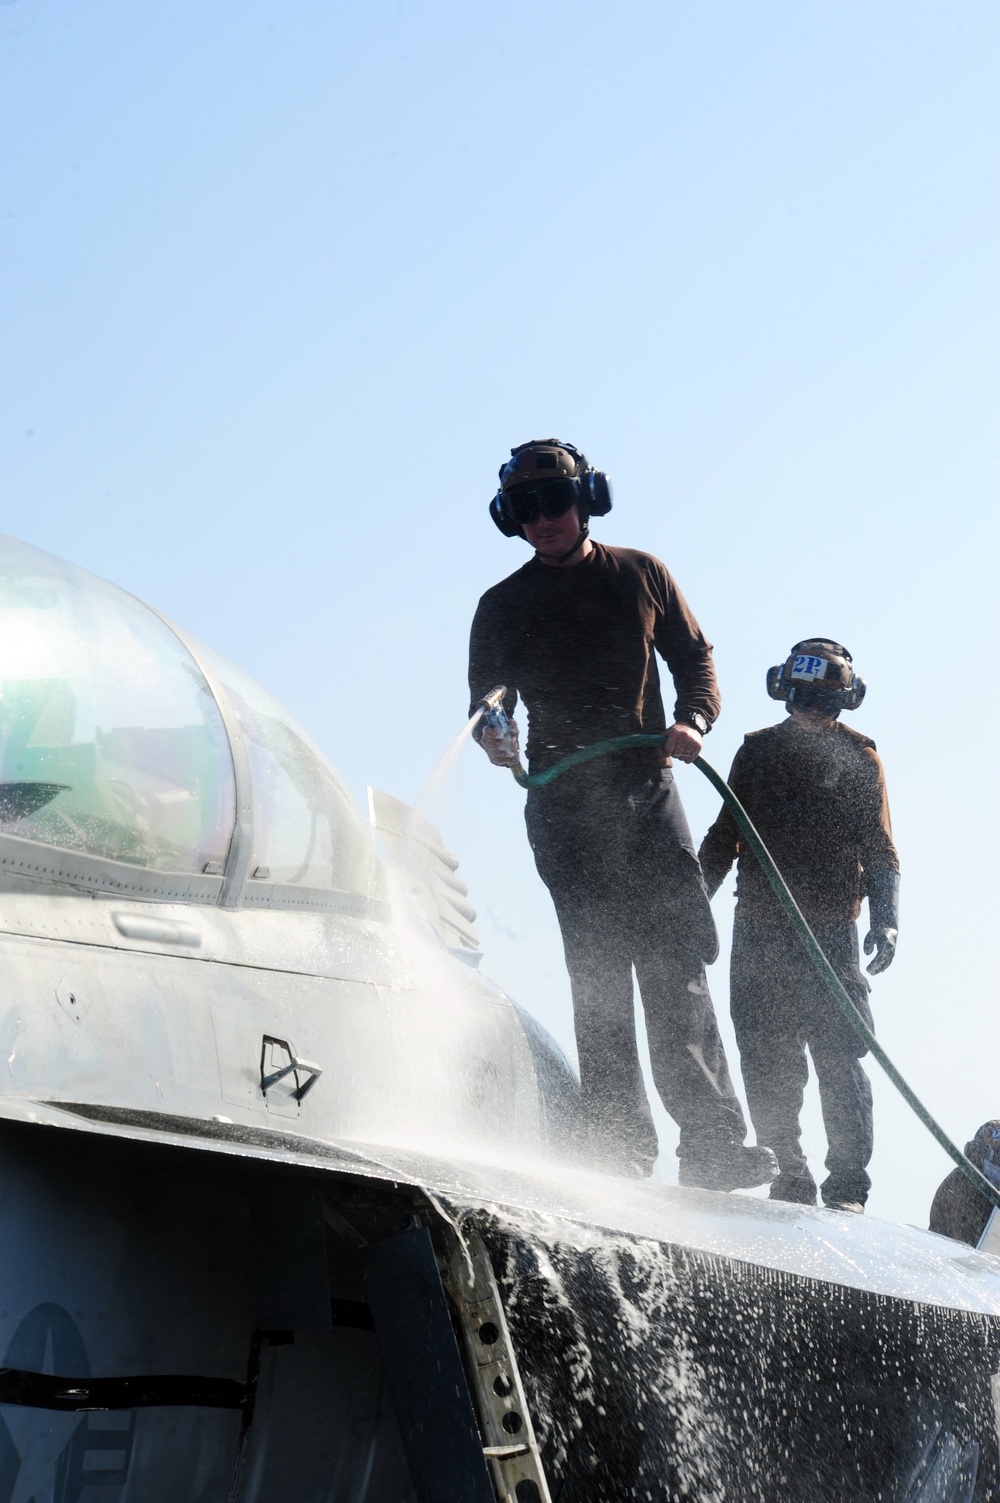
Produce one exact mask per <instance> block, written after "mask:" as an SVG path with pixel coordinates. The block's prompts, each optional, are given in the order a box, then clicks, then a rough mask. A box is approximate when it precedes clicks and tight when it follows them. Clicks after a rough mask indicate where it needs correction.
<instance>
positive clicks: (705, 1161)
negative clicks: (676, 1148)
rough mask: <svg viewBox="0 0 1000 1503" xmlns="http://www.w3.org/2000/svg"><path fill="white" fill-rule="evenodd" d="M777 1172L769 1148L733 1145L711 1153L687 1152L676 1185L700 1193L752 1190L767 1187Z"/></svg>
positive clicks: (776, 1165)
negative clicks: (704, 1191)
mask: <svg viewBox="0 0 1000 1503" xmlns="http://www.w3.org/2000/svg"><path fill="white" fill-rule="evenodd" d="M777 1173H778V1160H777V1159H776V1158H775V1156H774V1154H773V1153H772V1152H771V1150H770V1148H746V1147H744V1145H743V1144H742V1143H730V1144H728V1145H727V1146H726V1147H724V1148H716V1149H715V1150H714V1151H712V1152H705V1151H704V1150H703V1151H702V1152H701V1153H698V1152H695V1153H686V1154H685V1155H684V1157H683V1158H682V1159H681V1163H680V1169H679V1170H678V1174H677V1182H678V1184H681V1185H685V1186H688V1187H690V1188H691V1189H697V1190H751V1189H753V1187H754V1186H755V1185H766V1184H768V1182H769V1181H770V1180H773V1179H774V1178H775V1176H776V1175H777Z"/></svg>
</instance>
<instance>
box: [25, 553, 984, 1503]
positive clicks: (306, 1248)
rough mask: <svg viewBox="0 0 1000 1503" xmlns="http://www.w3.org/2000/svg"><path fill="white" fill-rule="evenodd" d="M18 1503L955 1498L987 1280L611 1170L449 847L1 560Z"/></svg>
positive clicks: (749, 1204)
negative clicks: (489, 944) (604, 1170)
mask: <svg viewBox="0 0 1000 1503" xmlns="http://www.w3.org/2000/svg"><path fill="white" fill-rule="evenodd" d="M0 648H2V669H0V965H2V976H3V988H2V993H0V1189H2V1193H0V1503H160V1500H161V1499H162V1500H164V1503H166V1500H169V1503H177V1500H179V1499H182V1500H185V1503H290V1500H293V1499H294V1500H295V1503H496V1500H501V1503H532V1500H536V1503H537V1500H547V1503H555V1500H558V1503H578V1500H579V1503H583V1500H587V1503H616V1500H619V1499H621V1500H626V1499H629V1500H631V1499H657V1500H659V1499H663V1500H666V1499H674V1498H678V1499H679V1498H684V1499H696V1500H704V1503H723V1500H730V1503H732V1500H738V1503H753V1500H760V1503H778V1500H781V1503H785V1500H798V1499H801V1500H803V1503H806V1500H808V1503H825V1500H829V1503H846V1500H854V1499H887V1500H888V1499H892V1500H896V1503H932V1500H933V1503H939V1500H940V1503H944V1500H950V1503H976V1500H985V1499H988V1498H995V1497H996V1496H998V1489H1000V1467H998V1454H997V1413H998V1409H997V1405H998V1402H1000V1376H997V1375H998V1374H1000V1262H998V1261H997V1260H996V1259H994V1258H992V1257H990V1256H988V1255H985V1254H979V1253H976V1252H973V1251H972V1250H971V1249H969V1248H967V1247H964V1246H963V1245H960V1244H957V1243H952V1242H949V1241H947V1240H946V1239H944V1238H939V1237H934V1236H932V1235H931V1234H929V1233H922V1232H919V1231H916V1230H914V1229H912V1228H896V1227H890V1226H887V1225H886V1224H884V1223H878V1222H876V1221H874V1220H873V1219H871V1218H861V1217H856V1216H849V1215H846V1214H843V1213H836V1212H828V1211H825V1210H824V1211H819V1210H812V1209H809V1208H806V1207H800V1206H783V1205H780V1204H777V1203H774V1204H771V1203H768V1202H766V1201H762V1200H759V1199H754V1198H752V1197H745V1196H735V1195H732V1196H724V1195H716V1194H712V1193H710V1192H704V1191H694V1190H680V1189H678V1188H676V1187H672V1186H668V1185H664V1184H660V1183H650V1182H631V1181H622V1180H618V1179H616V1178H614V1177H612V1176H609V1175H605V1174H601V1173H598V1172H595V1171H594V1169H593V1168H591V1167H589V1166H588V1163H587V1140H586V1137H585V1135H584V1134H583V1132H582V1129H581V1125H580V1123H579V1121H578V1108H577V1083H576V1079H575V1076H574V1074H573V1072H572V1070H571V1069H570V1067H569V1066H568V1065H567V1063H566V1060H565V1059H564V1057H563V1056H562V1054H561V1052H560V1051H559V1049H558V1048H557V1047H556V1045H555V1044H554V1043H553V1041H552V1040H551V1039H550V1038H549V1037H548V1036H547V1035H546V1034H545V1032H544V1031H543V1030H542V1029H541V1028H540V1027H539V1026H538V1024H537V1023H535V1022H534V1021H533V1020H532V1019H531V1018H530V1017H529V1016H528V1015H527V1014H526V1013H525V1012H524V1011H522V1010H521V1009H519V1008H518V1007H517V1005H516V1004H515V1003H514V1002H513V1001H512V1000H511V999H510V998H509V997H508V996H506V995H505V993H504V992H503V991H502V990H501V989H500V988H499V987H498V986H497V985H495V984H494V983H493V982H491V981H490V980H488V979H487V978H486V976H485V975H484V974H483V973H482V971H481V970H480V969H479V966H478V962H479V959H480V956H479V952H478V942H477V938H476V931H475V913H474V910H473V908H472V906H471V905H470V903H469V901H468V894H467V893H466V892H465V889H464V886H463V884H462V883H461V880H460V878H459V877H458V876H457V874H456V871H457V865H458V863H457V860H456V858H455V857H454V856H453V855H452V854H451V853H450V852H449V851H448V850H447V848H446V847H445V845H444V842H443V840H442V838H441V836H440V834H439V832H438V831H437V830H436V829H434V828H433V827H432V826H431V825H430V824H428V823H427V821H426V820H424V819H422V818H421V817H420V816H419V815H418V814H416V813H415V812H414V811H412V810H408V809H407V808H406V807H405V806H404V805H402V804H400V803H399V802H398V801H396V800H394V799H393V798H391V797H390V796H389V795H388V794H383V793H379V792H375V791H372V792H371V793H370V795H369V810H368V817H366V816H365V814H364V813H363V812H362V811H361V810H360V809H359V808H358V807H357V806H356V805H355V803H354V801H353V799H352V798H351V796H350V794H349V792H348V790H347V789H346V787H345V785H344V784H343V782H342V781H341V779H340V778H339V777H338V775H337V774H336V772H335V771H334V770H333V768H332V767H331V766H330V764H329V763H328V761H327V760H326V758H325V757H324V756H323V754H322V753H321V751H320V750H319V749H318V748H317V747H316V746H315V745H314V743H313V742H312V741H311V740H310V738H309V736H308V734H307V733H306V732H305V731H304V730H303V729H302V728H301V727H299V726H298V725H297V724H296V723H295V722H294V721H293V720H292V719H291V717H290V716H289V715H288V714H287V713H286V712H285V711H284V710H283V709H282V708H281V707H280V706H279V705H278V704H277V703H276V702H275V701H274V700H273V699H272V698H271V697H270V696H269V695H267V694H266V693H265V692H264V691H263V690H262V689H261V688H260V687H259V686H258V685H256V684H255V683H253V682H252V681H251V680H250V679H249V678H248V677H247V676H246V675H245V674H243V673H242V672H241V671H240V670H239V669H237V668H236V667H235V666H233V665H232V664H231V663H228V662H227V661H225V660H224V659H223V658H222V657H220V656H219V655H218V654H217V653H215V652H213V651H212V650H211V649H210V648H208V647H206V646H205V645H204V644H202V643H200V642H198V641H196V640H195V639H193V638H192V637H190V636H188V635H187V634H186V633H185V632H184V631H182V630H181V629H179V628H178V627H176V626H174V625H172V624H171V623H170V622H168V621H166V620H165V619H164V618H163V617H161V616H160V615H158V614H157V613H156V612H155V611H154V610H153V609H151V608H150V607H148V606H146V605H144V604H142V603H141V602H140V601H138V600H136V599H135V598H134V597H133V596H131V595H129V594H127V593H126V592H124V591H123V590H120V589H118V588H116V587H115V586H114V585H111V584H109V583H107V582H105V581H103V580H100V579H98V578H96V577H95V576H94V575H92V574H89V573H87V572H86V571H84V570H82V569H80V568H77V567H75V566H73V565H72V564H69V563H65V562H63V561H61V560H59V559H56V558H54V557H52V556H50V555H48V554H45V553H42V552H40V551H39V550H37V549H34V548H32V547H29V546H27V545H25V544H23V543H20V542H16V541H14V540H12V539H4V540H2V541H0Z"/></svg>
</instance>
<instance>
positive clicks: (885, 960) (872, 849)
mask: <svg viewBox="0 0 1000 1503" xmlns="http://www.w3.org/2000/svg"><path fill="white" fill-rule="evenodd" d="M863 757H864V761H863V763H862V767H863V769H864V771H863V774H862V788H861V791H860V799H861V809H860V811H859V812H860V814H861V821H860V826H861V843H860V851H859V855H860V858H861V865H862V867H863V869H864V873H865V884H866V886H867V888H868V933H867V934H866V935H865V943H864V951H865V954H866V955H871V954H872V952H873V951H874V952H875V958H874V960H873V961H872V962H871V964H870V965H869V966H868V968H867V969H868V974H869V975H870V976H878V975H879V974H880V973H881V972H882V971H885V970H888V968H889V966H890V965H892V962H893V959H894V957H895V954H896V940H897V938H898V935H899V856H898V854H897V852H896V847H895V845H894V844H893V839H892V822H891V820H890V818H889V796H888V794H887V792H886V787H885V773H884V772H883V770H882V763H881V762H880V761H879V756H878V753H877V752H876V750H875V748H874V747H866V748H865V750H864V753H863Z"/></svg>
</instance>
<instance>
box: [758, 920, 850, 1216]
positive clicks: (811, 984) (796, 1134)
mask: <svg viewBox="0 0 1000 1503" xmlns="http://www.w3.org/2000/svg"><path fill="white" fill-rule="evenodd" d="M814 932H815V935H816V938H817V940H818V941H819V943H820V946H821V948H822V950H823V953H824V954H825V955H826V958H827V959H828V960H829V962H830V964H831V965H832V966H833V969H834V970H835V971H836V973H837V975H838V976H839V977H840V980H841V981H842V982H843V985H844V988H845V990H846V991H847V994H848V996H849V997H850V998H851V1001H852V1002H853V1003H854V1005H855V1007H856V1008H857V1009H858V1011H859V1012H860V1013H861V1016H862V1017H863V1018H864V1020H865V1022H866V1023H867V1024H868V1026H869V1027H872V1026H873V1021H872V1013H871V1007H870V1006H869V1002H868V992H869V986H868V982H867V980H866V979H865V977H864V976H863V975H862V973H861V969H860V966H859V963H858V933H857V929H856V928H855V926H854V924H853V923H841V924H819V925H814ZM730 1005H731V1010H732V1016H733V1027H734V1028H735V1030H736V1042H737V1044H738V1045H739V1050H740V1064H741V1068H742V1071H743V1084H744V1086H745V1087H746V1093H747V1104H748V1106H749V1108H750V1116H751V1118H752V1120H753V1125H754V1127H755V1128H756V1131H757V1137H758V1141H759V1142H761V1143H766V1144H767V1146H768V1147H769V1148H773V1150H774V1152H775V1153H776V1154H777V1157H778V1164H779V1166H780V1168H781V1172H782V1174H788V1175H791V1176H793V1177H798V1176H802V1177H805V1176H806V1175H807V1174H808V1167H807V1165H806V1159H805V1155H804V1154H803V1152H802V1141H801V1129H800V1127H799V1114H800V1113H801V1111H802V1098H803V1093H804V1091H805V1086H806V1081H807V1080H808V1079H809V1066H808V1063H807V1060H806V1049H807V1048H808V1050H809V1053H810V1054H811V1055H812V1062H813V1066H814V1068H815V1071H816V1080H817V1083H818V1085H819V1099H820V1104H821V1106H822V1109H823V1125H824V1127H825V1128H826V1137H827V1143H828V1147H829V1151H828V1153H827V1156H826V1167H827V1170H828V1175H829V1177H828V1178H827V1179H826V1180H825V1181H824V1183H823V1185H822V1187H821V1188H822V1195H823V1199H824V1200H826V1201H837V1200H852V1201H859V1202H860V1203H861V1204H862V1205H864V1203H865V1201H866V1200H867V1198H868V1191H869V1190H870V1188H871V1180H870V1179H869V1177H868V1173H867V1166H868V1163H869V1161H870V1159H871V1156H872V1089H871V1085H870V1083H869V1080H868V1077H867V1075H866V1074H865V1072H864V1069H863V1068H862V1065H861V1056H862V1055H864V1054H866V1053H867V1052H868V1051H867V1047H866V1045H865V1044H864V1042H863V1040H862V1039H861V1038H860V1037H859V1035H858V1034H857V1033H855V1032H854V1030H853V1029H852V1028H851V1026H850V1024H849V1023H848V1022H847V1019H846V1018H845V1017H844V1016H843V1014H842V1013H841V1012H840V1010H839V1008H838V1007H837V1004H836V1003H835V1002H834V1000H833V998H832V997H831V996H830V994H829V993H828V992H827V990H826V988H825V987H824V985H823V983H822V981H821V980H820V978H819V976H818V975H817V973H816V970H815V968H814V967H813V965H812V962H811V961H810V959H809V957H808V955H807V954H806V952H805V950H804V949H803V947H802V945H801V944H800V942H799V941H798V939H797V938H796V936H795V934H794V932H793V930H792V928H791V926H790V925H789V924H787V923H786V922H785V921H784V920H783V919H781V918H778V919H775V920H774V921H773V922H755V921H754V920H753V919H741V918H740V916H739V913H737V916H736V923H735V924H734V926H733V958H732V969H731V979H730Z"/></svg>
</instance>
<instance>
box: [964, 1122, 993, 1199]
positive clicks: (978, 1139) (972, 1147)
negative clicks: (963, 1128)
mask: <svg viewBox="0 0 1000 1503" xmlns="http://www.w3.org/2000/svg"><path fill="white" fill-rule="evenodd" d="M965 1157H966V1158H967V1159H968V1160H969V1162H970V1163H972V1164H975V1166H976V1168H977V1169H982V1170H983V1171H984V1173H985V1174H986V1177H987V1179H990V1180H992V1182H993V1183H994V1184H997V1182H998V1180H1000V1173H998V1172H996V1171H998V1170H1000V1121H997V1120H996V1118H994V1119H993V1121H991V1122H984V1123H983V1125H982V1127H981V1128H980V1129H979V1131H978V1132H977V1133H976V1136H975V1137H974V1138H971V1139H970V1140H969V1142H968V1143H966V1145H965ZM990 1169H993V1170H994V1171H995V1172H993V1173H990Z"/></svg>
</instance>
